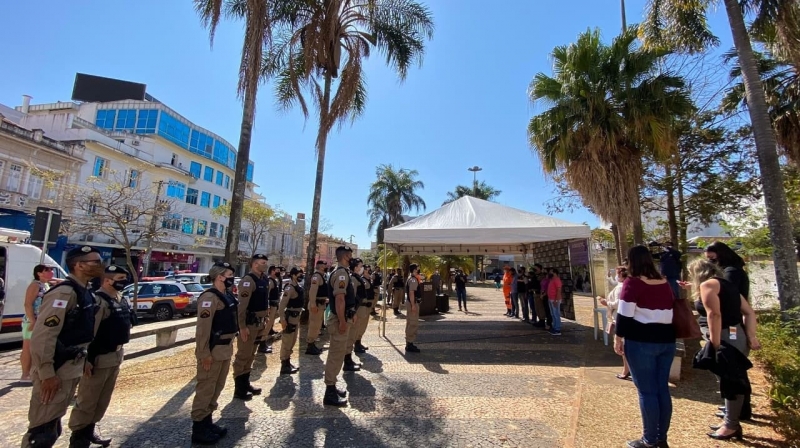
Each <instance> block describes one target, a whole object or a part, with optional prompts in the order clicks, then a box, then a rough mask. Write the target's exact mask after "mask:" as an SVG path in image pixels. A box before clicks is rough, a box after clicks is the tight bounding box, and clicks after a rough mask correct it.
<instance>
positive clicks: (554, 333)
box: [550, 330, 561, 336]
mask: <svg viewBox="0 0 800 448" xmlns="http://www.w3.org/2000/svg"><path fill="white" fill-rule="evenodd" d="M550 334H552V335H553V336H561V332H560V331H558V330H553V331H551V332H550Z"/></svg>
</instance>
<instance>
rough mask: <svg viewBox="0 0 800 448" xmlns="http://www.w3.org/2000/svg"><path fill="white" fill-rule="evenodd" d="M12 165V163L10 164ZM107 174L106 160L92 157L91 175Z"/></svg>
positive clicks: (100, 175) (104, 175)
mask: <svg viewBox="0 0 800 448" xmlns="http://www.w3.org/2000/svg"><path fill="white" fill-rule="evenodd" d="M12 167H13V165H12ZM106 174H108V160H106V159H104V158H102V157H95V158H94V170H93V171H92V176H94V177H106Z"/></svg>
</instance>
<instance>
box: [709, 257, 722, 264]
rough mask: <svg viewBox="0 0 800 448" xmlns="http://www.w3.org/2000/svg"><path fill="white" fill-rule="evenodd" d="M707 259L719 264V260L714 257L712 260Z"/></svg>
mask: <svg viewBox="0 0 800 448" xmlns="http://www.w3.org/2000/svg"><path fill="white" fill-rule="evenodd" d="M708 261H710V262H712V263H714V264H719V260H717V259H716V258H714V259H713V260H711V259H709V260H708Z"/></svg>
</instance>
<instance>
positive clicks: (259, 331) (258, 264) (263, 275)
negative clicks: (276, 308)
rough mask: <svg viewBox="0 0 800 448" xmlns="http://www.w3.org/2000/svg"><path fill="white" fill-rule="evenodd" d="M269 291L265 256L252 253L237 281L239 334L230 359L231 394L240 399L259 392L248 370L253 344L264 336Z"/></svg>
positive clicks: (254, 354) (253, 349) (250, 363)
mask: <svg viewBox="0 0 800 448" xmlns="http://www.w3.org/2000/svg"><path fill="white" fill-rule="evenodd" d="M268 292H269V280H268V279H267V256H266V255H264V254H255V255H253V258H251V259H250V272H249V273H247V274H246V275H245V276H244V277H242V279H241V280H240V281H239V315H238V319H239V337H238V338H236V359H234V361H233V382H234V385H235V387H234V389H233V397H234V398H238V399H240V400H245V401H247V400H250V399H251V398H253V395H261V389H260V388H257V387H253V385H252V384H250V371H251V370H252V368H253V360H254V359H255V357H256V347H258V344H259V343H260V342H261V340H262V339H264V338H266V336H267V331H266V328H267V309H268V308H269V302H268V300H267V298H268Z"/></svg>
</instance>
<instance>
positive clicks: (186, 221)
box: [182, 218, 194, 235]
mask: <svg viewBox="0 0 800 448" xmlns="http://www.w3.org/2000/svg"><path fill="white" fill-rule="evenodd" d="M182 231H183V233H186V234H189V235H191V234H193V233H194V218H183V229H182Z"/></svg>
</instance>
